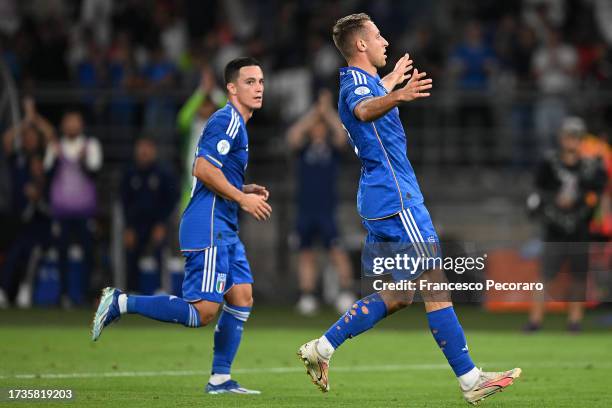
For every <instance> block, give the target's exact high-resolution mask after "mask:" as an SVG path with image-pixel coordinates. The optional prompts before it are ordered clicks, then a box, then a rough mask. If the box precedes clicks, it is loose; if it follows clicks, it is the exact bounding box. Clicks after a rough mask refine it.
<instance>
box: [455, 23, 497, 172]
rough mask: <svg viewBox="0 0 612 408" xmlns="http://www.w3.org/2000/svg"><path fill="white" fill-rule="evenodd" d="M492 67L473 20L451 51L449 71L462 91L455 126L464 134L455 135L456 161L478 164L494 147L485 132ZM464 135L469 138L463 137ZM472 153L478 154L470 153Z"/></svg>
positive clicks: (488, 50)
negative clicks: (462, 39) (458, 159)
mask: <svg viewBox="0 0 612 408" xmlns="http://www.w3.org/2000/svg"><path fill="white" fill-rule="evenodd" d="M496 66H497V58H496V56H495V53H494V52H493V50H492V49H491V48H490V47H489V45H488V44H487V43H486V42H485V39H484V36H483V34H482V27H481V26H480V24H479V23H478V22H476V21H472V22H469V23H468V24H467V25H466V27H465V34H464V41H463V42H462V43H460V44H459V45H458V46H457V47H455V49H454V50H453V51H452V52H451V58H450V70H451V72H452V73H453V74H454V75H455V76H456V80H457V87H458V89H459V90H461V91H462V93H461V94H460V99H459V101H458V102H457V103H458V107H457V114H458V124H459V126H460V127H461V129H463V130H464V132H461V133H459V134H458V137H459V138H458V139H457V140H456V144H457V147H458V153H459V156H460V158H461V159H460V160H465V161H466V162H467V163H470V164H473V163H477V164H478V163H482V162H483V161H484V158H485V157H490V152H491V150H492V148H493V147H494V145H493V140H492V139H493V137H492V135H491V134H490V133H491V132H489V131H488V129H489V128H491V127H492V126H493V113H492V112H491V108H490V106H489V105H490V103H489V100H488V97H487V94H486V93H487V91H488V90H489V81H490V77H491V75H492V74H493V72H494V70H495V68H496ZM466 134H469V135H470V137H465V135H466ZM483 148H484V150H485V151H482V149H483ZM474 150H480V151H477V152H475V153H473V151H474Z"/></svg>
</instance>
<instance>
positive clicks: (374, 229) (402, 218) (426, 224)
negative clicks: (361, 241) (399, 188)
mask: <svg viewBox="0 0 612 408" xmlns="http://www.w3.org/2000/svg"><path fill="white" fill-rule="evenodd" d="M362 224H363V226H364V227H365V229H366V230H367V231H368V235H367V237H366V240H365V247H364V252H363V256H362V261H363V267H364V272H365V273H366V274H368V275H369V276H373V275H371V274H370V273H368V271H369V270H370V269H372V268H373V265H374V258H377V257H378V258H382V257H386V258H390V257H391V258H395V257H396V255H398V254H399V255H400V256H403V255H404V254H406V255H407V256H408V257H410V258H412V259H414V260H415V262H414V263H410V264H409V265H410V266H411V267H410V268H409V269H408V270H406V269H404V268H402V269H399V270H398V269H396V268H392V269H391V270H388V271H387V273H391V274H392V275H393V278H394V280H396V281H397V280H413V279H416V278H418V277H419V276H421V275H422V274H423V272H425V271H427V270H429V269H433V267H432V266H433V265H435V264H436V263H435V262H434V261H433V260H434V259H438V261H439V260H440V258H441V256H442V254H441V250H440V240H439V238H438V234H437V233H436V229H435V228H434V226H433V223H432V221H431V216H430V215H429V211H427V208H426V207H425V205H424V204H417V205H415V206H413V207H408V208H405V209H404V210H402V211H401V212H399V213H398V214H396V215H394V216H392V217H389V218H384V219H381V220H362ZM418 258H421V260H419V259H418ZM438 264H439V262H438ZM376 273H377V272H376ZM376 273H374V275H375V274H376Z"/></svg>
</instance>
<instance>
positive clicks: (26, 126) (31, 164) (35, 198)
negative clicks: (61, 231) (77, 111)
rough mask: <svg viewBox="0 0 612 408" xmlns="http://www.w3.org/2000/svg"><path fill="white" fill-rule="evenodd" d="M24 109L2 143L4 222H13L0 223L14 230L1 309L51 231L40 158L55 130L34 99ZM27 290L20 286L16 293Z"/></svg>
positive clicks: (0, 273)
mask: <svg viewBox="0 0 612 408" xmlns="http://www.w3.org/2000/svg"><path fill="white" fill-rule="evenodd" d="M23 105H24V114H25V115H24V118H23V120H22V121H21V123H20V124H18V125H17V126H15V127H13V128H11V129H8V130H7V131H6V132H5V133H4V135H3V139H2V142H3V150H4V155H5V157H6V158H7V160H8V163H9V168H10V180H11V183H12V186H11V187H12V193H11V198H12V200H11V202H12V211H11V212H12V217H10V218H8V219H7V220H6V222H7V224H8V223H10V222H11V220H12V221H13V222H14V225H7V224H4V223H3V229H4V228H6V229H8V230H11V229H13V228H14V230H13V234H12V235H13V236H12V238H11V244H10V246H9V248H8V251H7V253H6V258H5V261H4V264H3V265H2V268H1V269H0V277H1V279H0V307H4V306H7V305H8V300H9V299H13V298H14V297H15V295H16V293H17V288H18V286H19V285H20V283H22V282H23V278H24V276H25V273H26V267H27V265H28V261H29V259H30V256H31V254H32V251H33V249H34V248H35V247H36V246H37V245H46V244H47V239H48V236H49V231H50V222H49V213H48V204H47V200H46V189H47V185H46V178H45V173H44V171H43V167H42V156H43V153H44V148H45V145H46V144H47V143H49V142H52V141H53V140H54V139H55V130H54V129H53V126H52V125H51V124H50V123H49V122H48V121H47V120H46V119H45V118H44V117H42V116H41V115H40V114H39V113H38V112H37V111H36V106H35V104H34V100H33V99H31V98H29V97H28V98H25V99H24V103H23ZM5 233H6V230H5ZM28 289H29V288H27V287H26V286H25V285H23V286H22V287H21V288H20V289H19V290H20V291H23V290H26V291H28Z"/></svg>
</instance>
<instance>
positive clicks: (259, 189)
mask: <svg viewBox="0 0 612 408" xmlns="http://www.w3.org/2000/svg"><path fill="white" fill-rule="evenodd" d="M242 192H243V193H248V194H257V195H260V196H262V197H263V198H264V200H266V201H268V197H270V192H269V191H268V189H267V188H265V187H264V186H260V185H259V184H245V185H243V186H242Z"/></svg>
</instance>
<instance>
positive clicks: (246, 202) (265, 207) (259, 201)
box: [239, 193, 272, 221]
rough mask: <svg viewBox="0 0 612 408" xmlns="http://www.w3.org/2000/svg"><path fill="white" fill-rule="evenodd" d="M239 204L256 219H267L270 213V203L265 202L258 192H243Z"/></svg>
mask: <svg viewBox="0 0 612 408" xmlns="http://www.w3.org/2000/svg"><path fill="white" fill-rule="evenodd" d="M239 204H240V208H242V210H243V211H246V212H248V213H249V214H251V215H252V216H253V217H255V219H256V220H258V221H264V220H267V219H268V218H270V215H271V214H272V207H270V204H268V203H266V199H265V198H264V197H263V196H261V195H258V194H253V193H247V194H244V195H243V196H242V199H241V200H240V201H239Z"/></svg>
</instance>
